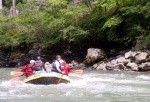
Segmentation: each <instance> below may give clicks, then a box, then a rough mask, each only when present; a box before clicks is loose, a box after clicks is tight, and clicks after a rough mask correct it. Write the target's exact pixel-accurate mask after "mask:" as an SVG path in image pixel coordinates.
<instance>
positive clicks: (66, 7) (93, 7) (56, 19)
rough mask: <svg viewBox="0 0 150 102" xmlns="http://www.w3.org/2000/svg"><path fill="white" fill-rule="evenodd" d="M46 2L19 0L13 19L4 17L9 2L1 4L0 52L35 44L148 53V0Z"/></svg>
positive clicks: (47, 46) (53, 0) (48, 46)
mask: <svg viewBox="0 0 150 102" xmlns="http://www.w3.org/2000/svg"><path fill="white" fill-rule="evenodd" d="M5 1H6V0H5ZM27 1H28V2H27ZM46 1H47V2H46V3H42V2H36V0H20V1H19V2H17V4H16V9H17V10H19V13H18V14H16V15H15V16H8V12H9V8H10V6H11V2H12V0H7V2H3V6H5V7H3V11H2V16H0V36H1V37H0V48H10V47H11V48H16V47H18V46H26V47H30V46H31V45H32V44H33V43H38V44H39V45H40V46H41V47H43V48H52V47H55V46H57V47H59V48H68V49H69V48H70V46H74V47H75V46H76V48H84V47H88V46H92V45H95V44H96V45H99V44H101V43H103V44H105V43H108V44H109V43H110V42H116V43H120V44H124V45H126V46H134V48H135V49H136V50H141V49H150V2H149V0H82V1H81V2H80V3H74V2H73V1H72V0H46ZM90 1H91V2H90ZM92 1H93V2H92ZM106 46H109V45H106Z"/></svg>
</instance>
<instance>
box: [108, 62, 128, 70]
mask: <svg viewBox="0 0 150 102" xmlns="http://www.w3.org/2000/svg"><path fill="white" fill-rule="evenodd" d="M106 69H107V70H114V71H121V70H125V66H124V65H123V64H122V63H119V64H115V65H113V64H111V63H108V64H107V66H106Z"/></svg>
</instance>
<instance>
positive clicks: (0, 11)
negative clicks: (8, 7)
mask: <svg viewBox="0 0 150 102" xmlns="http://www.w3.org/2000/svg"><path fill="white" fill-rule="evenodd" d="M2 7H3V6H2V0H0V15H2Z"/></svg>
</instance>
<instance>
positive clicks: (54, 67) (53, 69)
mask: <svg viewBox="0 0 150 102" xmlns="http://www.w3.org/2000/svg"><path fill="white" fill-rule="evenodd" d="M58 62H59V61H58ZM59 69H60V70H61V64H60V62H59ZM52 71H54V72H59V71H58V70H57V68H56V61H54V62H53V63H52Z"/></svg>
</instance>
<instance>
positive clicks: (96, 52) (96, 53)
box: [85, 48, 106, 64]
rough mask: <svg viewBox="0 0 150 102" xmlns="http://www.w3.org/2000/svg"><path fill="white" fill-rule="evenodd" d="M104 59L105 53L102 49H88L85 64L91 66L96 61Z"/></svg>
mask: <svg viewBox="0 0 150 102" xmlns="http://www.w3.org/2000/svg"><path fill="white" fill-rule="evenodd" d="M104 58H106V53H105V52H104V50H102V49H98V48H89V49H88V51H87V55H86V60H85V63H86V64H91V63H94V62H96V61H99V60H102V59H104Z"/></svg>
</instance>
